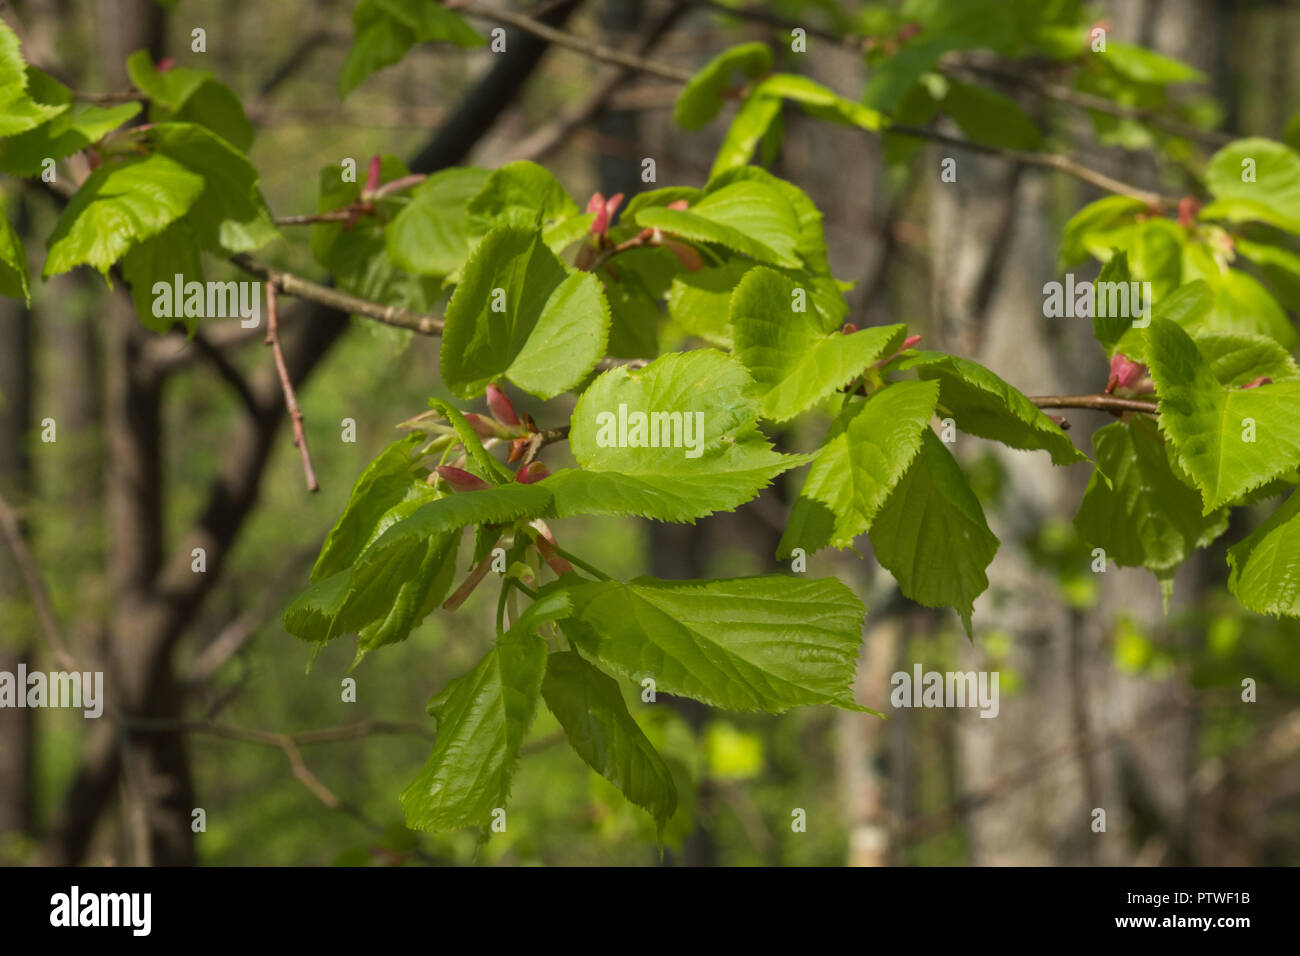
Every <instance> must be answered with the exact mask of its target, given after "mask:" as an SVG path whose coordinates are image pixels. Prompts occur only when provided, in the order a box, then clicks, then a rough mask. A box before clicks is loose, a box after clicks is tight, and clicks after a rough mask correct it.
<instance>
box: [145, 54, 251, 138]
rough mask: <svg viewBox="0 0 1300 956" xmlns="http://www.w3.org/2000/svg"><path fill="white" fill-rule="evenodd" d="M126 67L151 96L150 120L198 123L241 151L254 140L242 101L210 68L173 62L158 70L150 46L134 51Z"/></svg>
mask: <svg viewBox="0 0 1300 956" xmlns="http://www.w3.org/2000/svg"><path fill="white" fill-rule="evenodd" d="M126 70H127V74H128V75H129V76H130V77H131V82H132V83H133V84H135V87H136V89H138V90H139V91H140V92H141V93H143V94H145V96H147V97H149V101H150V104H151V105H150V108H149V119H150V121H151V122H155V123H158V122H164V121H174V122H178V123H194V124H197V125H198V126H202V127H204V128H205V129H208V130H210V131H211V132H213V133H215V134H216V135H218V136H220V137H221V138H222V139H224V140H225V141H226V142H228V143H229V144H230V145H231V146H233V147H235V149H237V150H239V151H240V152H247V151H248V148H249V147H250V146H251V145H252V144H253V126H252V124H251V123H249V122H248V117H247V116H245V115H244V106H243V104H242V103H241V102H240V100H239V97H238V96H236V95H235V93H234V91H233V90H231V89H230V87H228V86H226V85H225V84H224V83H221V82H218V81H217V80H216V79H215V78H214V77H213V75H212V71H211V70H195V69H192V68H190V67H184V66H174V67H172V68H171V69H170V70H168V71H166V72H165V73H159V72H158V69H157V67H155V66H154V63H153V59H152V58H151V57H150V56H149V53H148V51H147V50H137V51H136V52H135V53H132V54H131V56H129V57H128V58H127V61H126Z"/></svg>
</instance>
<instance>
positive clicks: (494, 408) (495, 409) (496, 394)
mask: <svg viewBox="0 0 1300 956" xmlns="http://www.w3.org/2000/svg"><path fill="white" fill-rule="evenodd" d="M487 405H488V411H490V412H491V413H492V417H493V418H495V419H496V420H497V421H499V422H500V423H501V424H502V425H510V426H511V427H513V426H515V425H518V424H519V416H518V415H517V414H515V406H514V405H513V404H512V403H511V401H510V397H509V396H508V395H506V393H505V392H503V391H501V389H500V388H498V387H497V386H496V385H495V384H489V385H488V387H487Z"/></svg>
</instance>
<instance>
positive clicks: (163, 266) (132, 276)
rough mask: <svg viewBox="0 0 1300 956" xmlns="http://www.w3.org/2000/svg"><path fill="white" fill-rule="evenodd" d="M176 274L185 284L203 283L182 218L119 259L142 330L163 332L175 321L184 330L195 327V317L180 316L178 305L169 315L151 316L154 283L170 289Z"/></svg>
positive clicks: (190, 234)
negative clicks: (144, 328)
mask: <svg viewBox="0 0 1300 956" xmlns="http://www.w3.org/2000/svg"><path fill="white" fill-rule="evenodd" d="M178 275H180V276H184V279H185V281H186V282H203V260H202V257H201V255H200V254H199V241H198V238H197V237H196V236H195V235H194V230H193V229H192V228H190V224H189V222H188V221H187V220H186V219H184V218H181V219H178V220H176V221H175V222H174V223H172V224H171V225H170V226H168V227H167V228H166V229H164V230H163V231H162V232H160V233H158V235H156V236H150V237H149V238H148V239H145V240H144V241H143V242H139V243H136V244H135V245H134V246H132V247H131V248H130V250H128V252H127V254H126V255H125V256H123V257H122V276H123V278H125V279H126V284H127V285H128V286H129V287H130V289H131V298H132V301H134V302H135V312H136V315H137V316H138V317H139V319H140V322H141V323H142V324H143V325H144V326H145V327H146V328H149V329H152V330H153V331H155V332H166V331H167V330H169V329H170V328H171V327H172V325H173V324H174V323H175V322H177V321H178V320H179V321H181V322H183V323H184V324H185V326H186V328H187V329H193V328H194V327H195V326H197V325H198V321H199V317H198V316H192V315H182V314H181V313H182V312H183V311H184V310H183V309H182V308H181V307H180V305H177V306H176V308H175V310H174V312H173V314H172V315H154V303H155V301H156V300H157V297H156V296H155V295H154V284H155V283H157V282H165V283H167V285H168V286H171V285H173V284H174V283H175V281H176V276H178ZM164 311H171V310H164Z"/></svg>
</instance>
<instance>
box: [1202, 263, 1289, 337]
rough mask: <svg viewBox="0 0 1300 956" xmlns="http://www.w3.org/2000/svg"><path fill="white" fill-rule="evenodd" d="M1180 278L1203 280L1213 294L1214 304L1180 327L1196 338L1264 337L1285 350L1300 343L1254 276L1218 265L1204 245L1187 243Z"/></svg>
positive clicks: (1278, 305)
mask: <svg viewBox="0 0 1300 956" xmlns="http://www.w3.org/2000/svg"><path fill="white" fill-rule="evenodd" d="M1183 275H1184V277H1185V278H1186V279H1188V280H1189V281H1190V280H1196V279H1200V280H1204V281H1205V283H1206V284H1207V285H1208V286H1209V287H1210V290H1211V292H1213V293H1214V304H1213V306H1211V308H1210V309H1209V311H1208V312H1206V313H1205V314H1204V315H1202V316H1201V317H1200V318H1199V319H1198V320H1197V321H1196V322H1195V323H1192V324H1185V323H1179V324H1180V325H1183V327H1184V328H1185V329H1187V331H1189V332H1191V333H1192V334H1193V335H1195V334H1196V333H1197V332H1200V331H1208V332H1242V333H1245V334H1247V335H1266V336H1269V337H1270V338H1274V339H1276V340H1277V341H1278V342H1279V343H1281V345H1282V346H1283V347H1284V348H1287V349H1292V348H1294V347H1295V345H1296V343H1297V342H1300V334H1297V332H1296V329H1295V326H1294V325H1292V324H1291V319H1290V318H1289V317H1288V316H1287V314H1286V312H1285V311H1284V310H1283V309H1282V306H1281V305H1280V304H1279V303H1278V301H1277V300H1276V299H1274V298H1273V296H1272V295H1270V294H1269V291H1268V289H1266V288H1265V287H1264V286H1263V284H1262V283H1260V281H1259V280H1258V279H1256V278H1255V277H1254V276H1251V275H1247V274H1246V273H1244V272H1241V271H1240V270H1238V269H1229V268H1227V267H1226V266H1223V265H1221V264H1220V263H1219V261H1218V259H1217V258H1216V257H1215V256H1214V254H1213V253H1212V252H1211V250H1210V249H1209V247H1208V246H1206V245H1205V244H1204V243H1188V244H1187V246H1186V248H1185V249H1184V250H1183Z"/></svg>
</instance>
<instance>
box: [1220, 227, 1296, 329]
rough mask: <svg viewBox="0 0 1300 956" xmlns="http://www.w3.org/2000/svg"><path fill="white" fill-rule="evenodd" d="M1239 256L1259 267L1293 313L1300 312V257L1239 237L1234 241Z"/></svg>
mask: <svg viewBox="0 0 1300 956" xmlns="http://www.w3.org/2000/svg"><path fill="white" fill-rule="evenodd" d="M1233 247H1234V249H1235V250H1236V252H1237V254H1238V255H1242V256H1245V257H1246V258H1247V259H1249V260H1250V261H1251V262H1253V263H1255V265H1257V266H1258V267H1259V270H1260V272H1262V273H1263V274H1264V278H1265V279H1266V280H1267V281H1268V284H1269V286H1271V287H1272V290H1273V292H1274V294H1275V295H1276V296H1277V297H1278V299H1279V300H1280V301H1281V302H1282V304H1283V305H1285V306H1286V307H1287V308H1288V309H1289V310H1291V311H1293V312H1294V311H1297V310H1300V255H1296V254H1295V253H1294V252H1292V251H1291V250H1290V249H1283V248H1282V247H1280V246H1275V245H1270V244H1268V243H1265V242H1254V241H1252V240H1249V239H1244V238H1242V237H1241V236H1238V237H1237V238H1236V239H1235V240H1234V241H1233Z"/></svg>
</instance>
